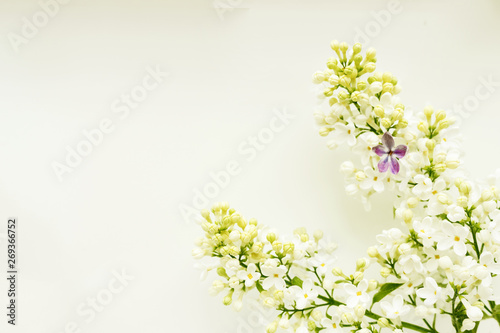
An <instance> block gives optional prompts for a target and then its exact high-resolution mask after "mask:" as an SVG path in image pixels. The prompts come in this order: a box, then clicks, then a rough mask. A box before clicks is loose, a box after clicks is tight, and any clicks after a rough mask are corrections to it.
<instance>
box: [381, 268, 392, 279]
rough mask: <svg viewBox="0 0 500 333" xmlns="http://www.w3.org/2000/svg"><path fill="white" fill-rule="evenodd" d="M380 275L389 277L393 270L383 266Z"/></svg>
mask: <svg viewBox="0 0 500 333" xmlns="http://www.w3.org/2000/svg"><path fill="white" fill-rule="evenodd" d="M380 275H381V276H382V277H383V278H387V277H388V276H389V275H391V270H390V269H389V268H388V267H382V268H381V269H380Z"/></svg>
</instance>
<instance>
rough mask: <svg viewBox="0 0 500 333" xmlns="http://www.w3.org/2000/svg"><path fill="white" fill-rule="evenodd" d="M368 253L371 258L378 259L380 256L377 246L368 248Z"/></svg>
mask: <svg viewBox="0 0 500 333" xmlns="http://www.w3.org/2000/svg"><path fill="white" fill-rule="evenodd" d="M366 253H367V254H368V256H369V257H370V258H376V257H378V256H379V255H380V254H379V253H378V250H377V248H376V247H375V246H371V247H369V248H368V250H367V251H366Z"/></svg>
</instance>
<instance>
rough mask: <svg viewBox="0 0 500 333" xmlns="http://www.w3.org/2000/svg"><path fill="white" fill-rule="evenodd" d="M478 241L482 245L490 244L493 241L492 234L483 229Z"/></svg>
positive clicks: (478, 235)
mask: <svg viewBox="0 0 500 333" xmlns="http://www.w3.org/2000/svg"><path fill="white" fill-rule="evenodd" d="M477 239H478V240H479V241H480V242H481V243H488V242H489V241H491V232H489V231H488V230H484V229H483V230H481V231H480V232H479V234H477Z"/></svg>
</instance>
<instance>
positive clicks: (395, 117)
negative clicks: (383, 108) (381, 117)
mask: <svg viewBox="0 0 500 333" xmlns="http://www.w3.org/2000/svg"><path fill="white" fill-rule="evenodd" d="M403 116H404V113H403V111H402V110H401V109H396V110H394V112H393V113H392V120H393V121H399V120H401V119H403Z"/></svg>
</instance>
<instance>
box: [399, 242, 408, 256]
mask: <svg viewBox="0 0 500 333" xmlns="http://www.w3.org/2000/svg"><path fill="white" fill-rule="evenodd" d="M398 251H399V253H400V254H402V255H405V254H407V253H409V252H410V251H411V245H410V244H408V243H403V244H401V245H399V246H398Z"/></svg>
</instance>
